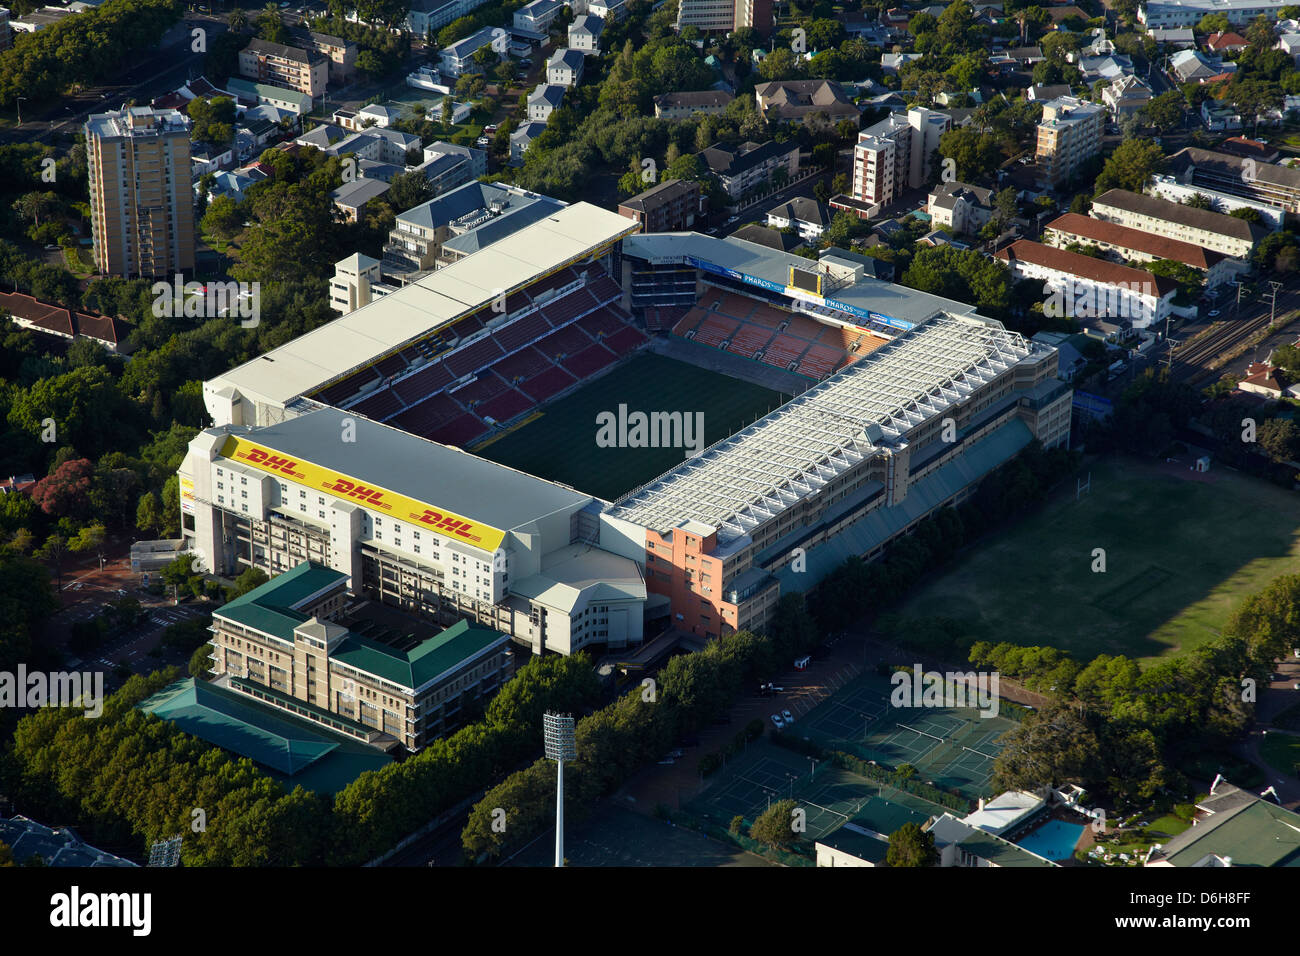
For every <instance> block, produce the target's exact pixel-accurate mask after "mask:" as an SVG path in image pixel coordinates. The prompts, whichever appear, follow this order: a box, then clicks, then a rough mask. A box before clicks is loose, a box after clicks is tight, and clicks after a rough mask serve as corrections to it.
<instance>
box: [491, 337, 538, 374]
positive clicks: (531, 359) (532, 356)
mask: <svg viewBox="0 0 1300 956" xmlns="http://www.w3.org/2000/svg"><path fill="white" fill-rule="evenodd" d="M547 338H550V336H547ZM542 341H543V342H545V341H546V339H543V340H542ZM539 344H540V343H539ZM551 367H553V366H552V365H551V359H550V358H549V357H548V356H547V355H546V354H544V353H542V352H539V351H537V347H536V346H532V345H529V346H527V347H525V348H522V349H520V350H519V351H518V352H515V353H513V354H511V355H507V356H506V357H505V358H503V359H502V360H501V361H499V362H497V363H496V364H495V365H493V366H492V369H493V371H495V372H496V373H497V374H498V375H500V376H501V377H502V378H504V379H505V380H506V381H507V382H513V381H515V380H519V381H522V380H524V379H528V378H532V377H533V376H534V375H537V374H538V373H539V372H542V371H544V370H545V369H548V368H551Z"/></svg>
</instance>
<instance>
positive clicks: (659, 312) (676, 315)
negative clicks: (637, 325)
mask: <svg viewBox="0 0 1300 956" xmlns="http://www.w3.org/2000/svg"><path fill="white" fill-rule="evenodd" d="M689 311H690V309H688V308H684V307H682V306H674V307H672V308H669V309H658V308H654V307H653V306H648V307H646V309H645V327H646V328H647V329H649V330H650V331H651V332H667V331H670V330H671V329H672V327H673V326H674V325H676V324H677V323H678V322H680V321H681V320H682V319H684V318H685V317H686V313H687V312H689Z"/></svg>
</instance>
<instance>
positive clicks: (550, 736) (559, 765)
mask: <svg viewBox="0 0 1300 956" xmlns="http://www.w3.org/2000/svg"><path fill="white" fill-rule="evenodd" d="M542 727H543V730H544V732H545V737H546V757H547V759H548V760H554V761H555V865H556V866H564V761H566V760H577V759H578V745H577V743H576V742H575V739H574V733H573V729H574V720H573V715H572V714H552V713H546V714H543V715H542Z"/></svg>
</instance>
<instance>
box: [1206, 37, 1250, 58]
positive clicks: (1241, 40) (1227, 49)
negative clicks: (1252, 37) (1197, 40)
mask: <svg viewBox="0 0 1300 956" xmlns="http://www.w3.org/2000/svg"><path fill="white" fill-rule="evenodd" d="M1205 46H1206V49H1208V50H1210V52H1212V53H1239V52H1241V51H1242V50H1244V49H1246V47H1248V46H1250V43H1249V41H1247V39H1246V38H1245V37H1244V36H1242V35H1241V34H1240V33H1232V32H1229V33H1214V34H1211V35H1210V37H1209V38H1208V39H1207V40H1206V41H1205Z"/></svg>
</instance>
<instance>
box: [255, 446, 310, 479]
mask: <svg viewBox="0 0 1300 956" xmlns="http://www.w3.org/2000/svg"><path fill="white" fill-rule="evenodd" d="M244 458H245V459H246V460H247V461H251V462H252V463H253V464H255V465H264V466H266V467H267V468H270V469H271V470H272V471H283V472H286V473H288V474H291V475H296V474H297V472H296V471H294V469H295V468H297V467H298V463H297V462H296V461H294V460H293V459H290V458H282V457H280V456H279V455H270V454H267V453H266V452H264V451H262V449H260V448H250V449H249V450H248V453H247V454H245V455H244Z"/></svg>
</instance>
